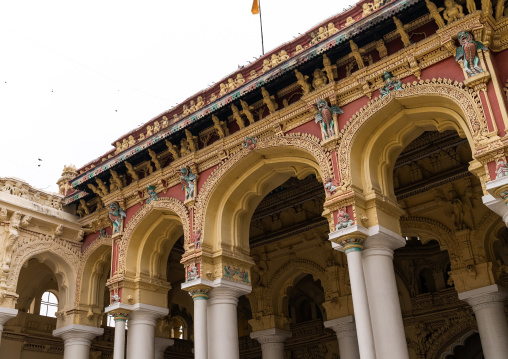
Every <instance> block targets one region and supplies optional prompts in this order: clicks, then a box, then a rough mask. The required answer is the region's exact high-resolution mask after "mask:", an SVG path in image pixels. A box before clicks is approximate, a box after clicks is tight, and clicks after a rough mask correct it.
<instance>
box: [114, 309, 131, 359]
mask: <svg viewBox="0 0 508 359" xmlns="http://www.w3.org/2000/svg"><path fill="white" fill-rule="evenodd" d="M112 315H113V318H115V345H114V348H113V359H125V323H126V321H127V316H128V315H129V312H128V311H115V312H113V313H112Z"/></svg>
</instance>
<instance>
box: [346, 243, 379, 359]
mask: <svg viewBox="0 0 508 359" xmlns="http://www.w3.org/2000/svg"><path fill="white" fill-rule="evenodd" d="M346 255H347V261H348V270H349V280H350V282H351V294H352V296H353V308H354V311H355V323H356V332H357V333H358V337H360V338H362V345H361V346H360V347H359V352H360V356H361V358H362V359H375V358H376V351H375V347H374V336H373V332H372V324H371V320H370V310H369V300H368V296H367V289H366V286H365V276H364V273H363V266H362V252H361V251H360V250H352V249H349V250H348V249H346ZM356 347H357V348H358V344H357V345H356ZM339 349H340V346H339Z"/></svg>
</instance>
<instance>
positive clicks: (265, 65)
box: [262, 59, 270, 73]
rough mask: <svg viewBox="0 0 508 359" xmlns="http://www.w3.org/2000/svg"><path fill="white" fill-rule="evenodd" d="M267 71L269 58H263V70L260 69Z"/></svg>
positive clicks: (268, 69)
mask: <svg viewBox="0 0 508 359" xmlns="http://www.w3.org/2000/svg"><path fill="white" fill-rule="evenodd" d="M268 71H270V60H268V59H264V60H263V70H262V72H263V73H265V72H268Z"/></svg>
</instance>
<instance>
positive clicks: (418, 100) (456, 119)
mask: <svg viewBox="0 0 508 359" xmlns="http://www.w3.org/2000/svg"><path fill="white" fill-rule="evenodd" d="M443 102H445V104H443ZM444 105H446V106H444ZM394 111H398V112H399V113H402V114H403V115H404V116H405V113H406V112H407V114H410V115H411V116H413V117H414V118H418V119H419V120H420V119H421V118H422V115H423V114H425V112H426V111H428V112H429V113H434V114H439V113H441V114H443V116H442V117H443V118H447V120H443V121H427V122H426V123H425V124H422V126H424V127H426V128H427V127H428V128H437V129H438V130H440V131H441V130H445V129H455V130H457V131H458V132H459V135H461V136H465V137H467V139H468V142H469V144H470V146H471V149H472V152H473V153H474V152H475V149H476V147H477V146H478V145H479V144H480V142H482V141H485V140H487V137H486V136H487V133H488V127H487V122H486V119H485V113H484V111H483V109H482V106H481V100H480V97H479V96H478V94H477V93H476V92H474V91H473V90H471V89H468V88H466V87H464V85H463V84H462V83H459V82H457V81H452V80H448V79H444V80H442V79H438V80H436V79H433V80H421V81H419V82H417V81H415V82H413V83H412V84H410V83H408V84H405V85H404V86H403V90H402V91H394V92H392V93H390V94H389V95H388V96H386V97H383V98H381V97H378V98H376V99H374V100H372V101H371V102H370V103H369V104H368V105H366V106H364V107H363V108H362V109H361V110H360V111H358V112H357V113H356V114H355V115H353V116H352V117H351V119H350V120H349V121H348V122H347V123H346V125H345V127H344V128H343V129H342V130H341V133H340V135H339V136H340V138H341V140H342V141H341V143H340V147H339V150H338V158H339V160H338V162H339V173H340V177H341V179H342V181H343V184H344V186H345V188H349V187H350V186H351V179H352V177H353V175H354V177H355V178H361V176H359V175H358V173H356V172H355V173H353V172H354V171H363V170H365V171H370V170H371V169H368V168H367V167H366V166H368V165H367V164H364V163H358V162H359V161H358V159H357V158H355V159H353V156H352V154H353V151H354V148H353V147H354V146H355V143H356V141H357V139H358V138H359V134H360V133H363V135H362V136H367V137H368V138H369V141H371V140H370V138H374V137H376V136H375V133H373V130H374V128H367V127H366V125H367V124H369V123H370V122H372V119H373V118H375V117H376V118H378V119H379V118H384V117H386V116H392V117H393V114H394ZM402 117H403V116H402ZM402 120H403V119H402V118H401V119H397V121H399V123H402ZM372 126H375V125H374V123H372ZM378 127H379V126H378ZM414 127H415V126H414V125H413V128H414ZM378 130H379V128H375V132H378ZM365 131H367V132H365ZM379 131H381V130H379ZM408 131H411V129H409V130H408V129H406V130H405V132H407V133H405V134H404V135H405V136H406V137H407V138H409V137H410V136H409V132H408ZM403 140H404V138H403V134H401V133H399V135H398V138H397V139H396V140H395V142H394V143H392V144H388V143H387V144H386V145H387V146H388V147H390V146H391V148H388V150H390V151H393V150H397V149H399V150H401V149H402V148H403V147H402V144H403V142H404V141H403ZM372 141H374V140H372ZM358 146H360V147H362V148H363V147H364V146H365V144H364V143H361V144H358ZM383 155H385V154H381V156H383ZM380 158H381V157H380ZM354 162H356V163H354ZM360 162H362V161H360ZM382 162H383V161H382ZM353 165H355V166H356V167H355V168H356V169H355V170H354V171H353V169H352V166H353ZM384 165H385V164H384V163H380V164H378V166H384ZM362 166H363V167H362Z"/></svg>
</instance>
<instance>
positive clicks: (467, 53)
mask: <svg viewBox="0 0 508 359" xmlns="http://www.w3.org/2000/svg"><path fill="white" fill-rule="evenodd" d="M457 37H458V38H459V43H460V45H461V46H460V47H457V52H456V53H455V61H457V62H459V61H462V62H463V63H464V69H465V70H466V73H467V74H468V76H473V75H476V74H479V73H481V72H483V69H482V67H481V66H480V64H479V63H480V58H479V57H478V53H477V51H478V50H485V51H488V49H487V48H486V47H485V45H483V44H482V43H481V42H480V41H475V40H474V39H473V35H471V33H469V32H467V31H461V32H459V33H458V35H457Z"/></svg>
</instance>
